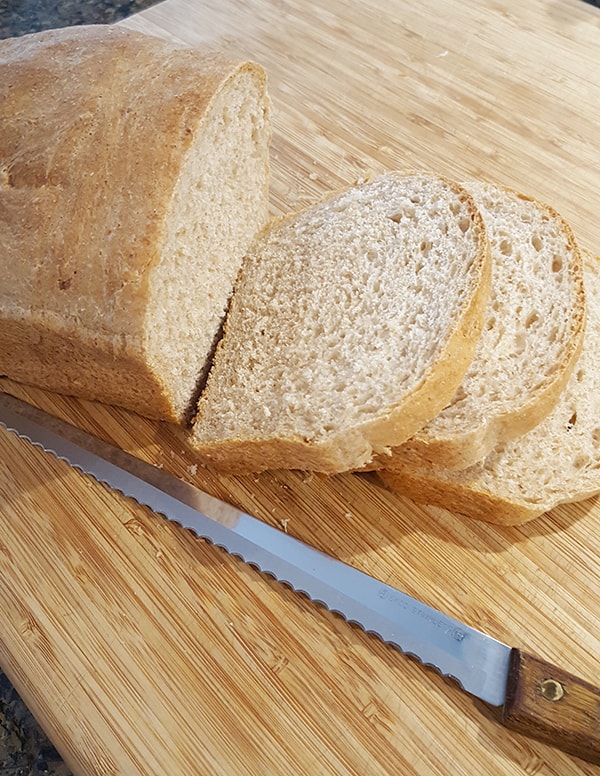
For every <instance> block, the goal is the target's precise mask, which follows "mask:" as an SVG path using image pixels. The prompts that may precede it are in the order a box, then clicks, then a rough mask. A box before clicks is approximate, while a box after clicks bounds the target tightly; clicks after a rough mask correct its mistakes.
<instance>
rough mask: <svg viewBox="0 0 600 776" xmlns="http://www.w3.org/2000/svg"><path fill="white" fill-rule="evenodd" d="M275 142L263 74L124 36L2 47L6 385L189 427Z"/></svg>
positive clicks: (94, 31)
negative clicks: (113, 406)
mask: <svg viewBox="0 0 600 776" xmlns="http://www.w3.org/2000/svg"><path fill="white" fill-rule="evenodd" d="M269 140H270V114H269V102H268V97H267V93H266V79H265V74H264V71H263V70H262V69H261V68H260V67H258V66H257V65H254V64H252V63H244V62H231V61H228V60H225V59H222V58H220V57H219V56H217V55H215V54H202V53H200V52H198V51H195V50H192V49H188V48H184V47H181V46H177V45H175V44H172V43H167V42H165V41H162V40H160V39H158V38H154V37H151V36H147V35H143V34H141V33H136V32H132V31H129V30H126V29H124V28H119V27H109V26H88V27H72V28H67V29H64V30H53V31H50V32H44V33H39V34H35V35H29V36H25V37H23V38H18V39H10V40H5V41H2V42H0V239H1V241H2V251H1V253H0V274H1V276H2V284H1V285H0V373H1V374H5V375H8V376H9V377H11V378H12V379H15V380H19V381H22V382H27V383H31V384H34V385H37V386H40V387H43V388H47V389H49V390H53V391H58V392H63V393H68V394H75V395H79V396H84V397H87V398H91V399H96V400H99V401H102V402H106V403H109V404H118V405H121V406H124V407H127V408H129V409H131V410H134V411H135V412H138V413H141V414H143V415H147V416H149V417H154V418H161V419H166V420H172V421H176V422H183V421H184V419H185V417H186V414H187V413H188V412H189V410H190V406H191V405H193V404H195V400H196V393H197V387H198V384H199V381H200V380H201V378H202V375H203V371H204V370H205V366H206V363H207V359H209V356H210V355H211V352H212V349H213V347H214V343H215V338H216V337H217V336H218V334H219V332H220V327H221V324H222V320H223V317H224V315H225V311H226V308H227V305H228V302H229V297H230V295H231V291H232V287H233V283H234V280H235V277H236V274H237V272H238V270H239V266H240V264H241V261H242V258H243V255H244V253H245V252H246V250H247V248H248V245H249V243H250V242H251V240H252V239H253V238H254V236H255V235H256V233H257V232H258V231H260V229H261V228H262V227H263V226H264V224H265V222H266V220H267V208H268V171H269V167H268V146H269Z"/></svg>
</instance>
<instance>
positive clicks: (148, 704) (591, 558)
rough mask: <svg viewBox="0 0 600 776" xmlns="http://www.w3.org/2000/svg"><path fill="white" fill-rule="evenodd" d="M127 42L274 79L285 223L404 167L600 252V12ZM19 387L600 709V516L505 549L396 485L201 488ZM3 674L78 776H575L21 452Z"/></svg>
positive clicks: (410, 18)
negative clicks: (528, 201) (223, 61)
mask: <svg viewBox="0 0 600 776" xmlns="http://www.w3.org/2000/svg"><path fill="white" fill-rule="evenodd" d="M127 24H128V25H129V26H131V27H135V28H137V29H140V30H144V31H147V32H150V33H153V34H158V35H165V36H173V37H176V38H178V39H180V40H183V41H186V42H187V43H190V44H192V45H196V44H202V45H204V44H208V45H210V46H215V47H219V48H221V49H225V50H226V51H229V52H231V53H235V54H243V55H245V56H247V57H251V58H252V59H255V60H257V61H258V62H260V63H262V64H263V65H264V66H265V67H266V69H267V71H268V73H269V78H270V91H271V97H272V100H273V107H274V136H273V147H272V212H273V214H277V213H282V212H285V211H288V210H290V209H292V208H295V207H297V206H299V205H302V204H306V203H308V202H310V201H312V200H314V199H315V198H317V197H318V196H320V195H321V194H322V193H324V192H326V191H329V190H331V189H335V188H338V187H340V186H343V185H345V184H348V183H350V182H351V181H353V180H355V179H357V178H362V177H365V176H367V175H370V174H377V173H379V172H382V171H384V170H389V169H394V168H407V167H409V168H414V167H416V168H429V169H433V170H436V171H439V172H441V173H443V174H446V175H448V176H451V177H454V178H458V179H459V180H460V179H461V178H462V177H463V176H473V175H475V176H479V177H481V178H484V179H486V180H490V181H494V182H497V183H501V184H507V185H510V186H513V187H515V188H518V189H519V190H521V191H523V192H525V193H528V194H531V195H533V196H535V197H537V198H539V199H542V200H546V201H548V202H549V203H550V204H552V205H553V206H554V207H555V208H556V209H557V210H559V212H561V213H562V215H564V216H565V217H566V218H567V219H569V220H570V222H571V224H572V226H573V228H574V230H575V232H576V234H577V236H578V238H579V240H580V242H581V244H582V245H583V246H584V247H586V248H589V249H591V250H592V251H595V252H596V253H598V252H600V221H599V219H598V218H597V208H598V200H599V192H600V154H599V151H598V128H599V127H600V77H599V75H598V74H599V73H600V11H599V10H598V9H596V8H593V7H592V6H589V5H586V4H584V3H581V2H580V1H579V0H560V2H558V0H556V1H555V0H531V1H530V2H528V3H522V2H516V0H494V2H490V3H479V2H476V1H475V0H422V2H420V3H419V4H416V3H411V2H408V0H370V2H369V3H363V2H360V0H327V2H320V1H319V2H316V3H312V2H307V1H306V0H166V2H164V3H163V4H161V5H158V6H156V7H154V8H152V9H150V10H148V11H145V12H144V13H143V14H141V15H139V16H137V17H134V18H133V19H130V20H129V21H128V22H127ZM0 388H2V389H3V390H5V391H9V392H11V393H14V394H15V395H18V396H20V397H22V398H26V399H27V400H29V401H31V402H32V403H34V404H37V405H38V406H41V407H43V408H44V409H47V410H49V411H51V412H53V413H54V414H56V415H59V416H61V417H64V418H66V419H67V420H70V421H71V422H74V423H76V424H77V425H79V426H81V427H82V428H85V429H87V430H90V431H92V432H94V433H96V434H98V435H99V436H101V437H102V438H104V439H106V440H108V441H110V442H112V443H115V444H117V445H119V446H121V447H122V448H124V449H125V450H127V451H129V452H132V453H134V454H135V455H138V456H140V457H141V458H144V459H145V460H148V461H151V462H153V463H155V464H157V465H159V466H162V467H164V468H165V469H167V470H169V471H172V472H174V473H175V474H177V475H179V476H181V477H183V478H184V479H186V480H188V481H190V482H194V483H195V484H197V485H199V486H200V487H202V488H204V489H206V490H207V491H208V492H210V493H212V494H213V495H217V496H220V497H221V498H225V499H226V500H229V501H231V502H233V503H234V504H236V505H239V506H241V507H243V508H244V509H245V510H247V511H249V512H251V513H253V514H255V515H256V516H257V517H259V518H261V519H263V520H265V521H267V522H269V523H271V524H273V525H279V526H280V527H281V528H282V530H284V529H285V530H287V531H289V532H290V533H292V534H293V535H295V536H298V537H299V538H301V539H302V540H304V541H306V542H309V543H311V544H313V545H314V546H316V547H318V548H320V549H322V550H324V551H326V552H327V553H329V554H331V555H334V556H336V557H339V558H341V559H342V560H344V561H346V562H348V563H351V564H353V565H354V566H356V567H358V568H360V569H362V570H364V571H366V572H367V573H369V574H371V575H373V576H376V577H378V578H380V579H381V580H383V581H385V582H387V583H390V584H392V585H395V586H397V587H399V588H400V589H402V590H405V591H406V592H408V593H410V594H411V595H414V596H416V597H418V598H420V599H421V600H423V601H425V602H426V603H428V604H431V605H433V606H435V607H437V608H439V609H441V610H443V611H445V612H446V613H448V614H450V615H452V616H454V617H457V618H459V619H461V620H462V621H464V622H466V623H468V624H470V625H473V626H475V627H477V628H479V629H481V630H484V631H486V632H488V633H490V634H491V635H493V636H495V637H496V638H499V639H501V640H503V641H505V642H506V643H509V644H511V645H514V646H517V647H519V648H521V649H524V650H526V651H528V652H530V653H533V654H536V655H538V656H539V657H540V658H541V659H543V660H547V661H550V662H552V663H554V664H558V665H560V666H562V667H563V668H564V669H565V670H567V671H571V672H573V673H576V674H577V675H579V676H581V677H582V678H584V679H587V680H588V681H590V682H592V683H594V684H599V683H600V663H599V659H598V658H599V655H600V627H599V622H598V613H599V612H600V582H599V577H600V530H599V529H600V504H599V503H598V501H597V500H595V499H594V500H590V501H587V502H584V503H581V504H579V505H571V506H567V507H562V508H559V509H556V510H554V511H553V512H552V513H550V514H548V515H546V516H544V517H542V518H540V519H538V520H536V521H534V522H532V523H530V524H528V525H525V526H522V527H519V528H502V527H498V526H492V525H487V524H481V523H477V522H474V521H468V520H466V519H464V518H460V517H458V516H455V515H453V514H451V513H449V512H447V511H444V510H441V509H433V508H423V507H419V506H416V505H415V504H413V503H412V502H410V501H408V500H406V499H403V498H402V497H400V496H395V495H392V494H391V493H388V492H387V491H386V490H385V489H384V488H383V487H381V486H380V485H378V484H377V481H376V479H375V477H374V476H373V475H343V476H338V477H333V478H329V479H328V478H325V477H322V476H318V475H313V476H309V475H307V474H303V473H296V472H293V473H265V474H263V475H260V476H254V477H252V476H250V477H243V478H226V477H221V476H217V475H216V474H214V473H212V472H210V471H208V470H206V469H203V468H202V467H199V466H197V462H196V461H195V460H194V456H193V453H192V452H191V451H190V450H189V449H188V448H187V446H186V444H185V440H184V439H183V438H182V435H181V434H180V433H179V432H177V431H176V430H174V429H173V428H171V427H169V426H166V425H161V424H157V423H152V422H150V421H147V420H144V419H142V418H139V417H136V416H134V415H130V414H128V413H126V412H124V411H121V410H118V409H114V408H109V407H102V406H100V405H94V404H91V403H88V402H84V401H77V400H74V399H69V398H66V397H59V396H51V395H49V394H46V393H44V392H42V391H39V390H36V389H32V388H25V387H22V386H18V385H16V384H14V383H11V382H9V381H8V380H6V379H4V380H2V381H0ZM0 622H1V623H2V624H1V626H0V665H1V666H2V668H3V669H4V670H5V671H6V673H7V674H8V675H9V677H10V678H11V680H12V681H13V682H14V684H15V685H16V687H17V689H18V690H19V692H20V693H21V694H22V696H23V698H24V699H25V701H26V702H27V703H28V705H29V706H30V707H31V708H32V710H33V711H34V713H35V714H36V716H37V717H38V719H39V720H40V722H41V723H42V724H43V726H44V728H45V729H46V731H47V732H48V734H49V735H50V737H51V738H52V740H53V742H54V743H55V745H56V746H57V748H58V749H59V751H60V752H61V754H62V755H63V756H64V757H65V759H66V760H67V762H68V764H69V765H70V767H71V768H72V770H73V771H74V773H75V774H78V775H80V776H91V775H94V776H96V775H98V776H112V775H113V774H124V775H127V776H129V775H132V776H134V775H135V774H144V776H153V775H154V774H156V776H158V775H160V776H164V775H165V774H169V776H180V775H182V776H192V774H219V776H221V775H222V776H230V775H231V776H233V775H234V774H235V775H237V774H249V775H252V776H254V775H256V776H258V774H260V775H261V776H264V775H265V774H268V775H271V774H273V775H277V774H289V775H290V776H291V775H292V774H298V775H300V774H302V775H304V774H336V776H340V775H341V774H357V776H369V775H373V776H375V775H376V774H377V775H378V774H422V775H423V776H424V775H426V774H437V773H440V774H447V773H452V774H511V775H513V774H514V775H517V774H519V775H522V774H529V775H533V774H544V775H546V774H548V775H550V774H556V776H575V774H578V775H580V774H593V773H600V769H599V768H598V767H596V766H592V765H589V764H586V763H584V762H583V761H581V760H577V759H576V758H574V757H571V756H569V755H566V754H563V753H561V752H558V751H557V750H555V749H553V748H552V747H550V746H548V745H546V744H542V743H537V742H534V741H532V740H529V739H527V738H525V737H524V736H521V735H519V734H518V733H514V732H511V731H510V730H507V729H505V728H503V727H502V726H501V725H499V724H498V723H497V721H496V719H495V718H494V715H493V714H492V713H491V712H490V710H489V709H486V708H485V706H484V705H483V704H481V703H479V702H477V701H476V700H474V699H472V698H470V697H468V696H467V695H465V694H463V693H462V692H461V691H460V690H459V689H458V688H457V687H456V685H455V684H454V683H453V682H451V681H448V680H444V679H442V678H441V677H440V676H439V675H438V674H437V673H435V672H434V671H433V670H431V669H425V668H423V667H422V666H421V665H420V664H418V663H417V662H416V661H414V660H413V659H410V658H407V657H405V656H403V655H402V654H400V653H399V652H397V651H395V650H394V649H392V648H390V647H386V646H384V645H383V644H381V643H380V642H379V641H378V640H377V639H376V638H375V637H373V636H369V635H366V634H364V633H363V632H362V631H361V630H360V629H359V628H357V627H354V626H350V625H348V624H347V623H346V622H345V621H344V620H343V619H341V618H340V617H338V616H335V615H332V614H330V613H329V612H327V611H326V610H323V609H322V608H319V607H316V606H314V605H313V604H311V603H310V602H309V601H307V600H306V599H304V598H303V597H301V596H298V595H295V594H294V593H292V592H291V591H290V590H289V589H288V588H286V587H283V586H281V585H278V584H277V583H276V582H274V581H273V580H271V579H269V578H266V577H263V576H262V575H261V574H260V573H259V572H257V571H256V570H254V569H252V568H250V567H247V566H245V565H244V564H243V563H242V562H241V561H239V560H238V559H235V558H231V557H229V556H227V555H226V554H225V553H224V552H222V551H220V550H217V549H215V548H213V547H211V546H209V545H207V544H205V543H204V542H202V541H200V540H197V539H195V538H194V537H193V536H191V535H190V534H189V533H187V532H184V531H182V530H181V529H179V528H178V527H177V526H176V525H173V524H170V523H167V522H166V521H164V520H163V519H161V518H158V517H156V516H154V515H153V514H151V513H150V512H149V511H148V510H146V509H144V508H142V507H140V506H138V505H136V504H135V503H133V502H131V501H128V500H126V499H125V498H123V497H121V496H119V495H118V494H115V493H112V492H110V491H108V490H106V489H105V488H104V487H103V486H101V485H99V484H97V483H96V482H94V481H93V480H90V479H88V478H86V477H84V476H82V475H81V474H79V473H78V472H77V471H75V470H73V469H71V468H70V467H69V466H68V465H67V464H66V463H64V462H60V461H56V460H54V459H53V458H52V457H50V456H49V455H47V454H45V453H43V452H42V451H40V450H39V449H37V448H33V447H31V446H30V445H28V444H27V443H26V442H23V441H21V440H18V439H17V438H16V437H14V436H13V435H11V434H8V433H6V432H4V431H2V432H0Z"/></svg>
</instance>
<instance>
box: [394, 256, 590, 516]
mask: <svg viewBox="0 0 600 776" xmlns="http://www.w3.org/2000/svg"><path fill="white" fill-rule="evenodd" d="M584 279H585V289H586V296H587V307H588V315H587V325H586V332H585V338H584V344H583V349H582V352H581V355H580V356H579V359H578V361H577V364H576V365H575V368H574V370H573V372H572V374H571V377H570V379H569V382H568V383H567V386H566V388H565V390H564V391H563V393H562V395H561V397H560V400H559V402H558V404H557V405H556V407H555V408H554V410H553V411H552V412H551V413H550V415H548V417H547V418H546V419H545V420H543V421H542V422H541V423H540V424H539V425H537V426H536V427H535V428H533V429H532V430H531V431H529V432H528V433H527V434H524V435H523V436H521V437H519V438H518V439H514V440H512V441H511V442H507V443H505V444H502V445H500V446H499V447H497V448H496V449H495V450H493V451H492V452H491V453H490V454H489V455H488V456H487V457H486V458H485V460H484V461H481V462H479V463H477V464H475V465H474V466H470V467H469V468H468V469H465V470H464V471H449V470H448V469H444V468H442V467H441V466H418V465H414V466H406V467H404V468H403V469H402V470H399V471H393V472H392V471H381V472H379V476H380V477H381V478H382V480H383V481H384V483H385V484H386V485H387V486H388V487H389V488H391V489H392V490H394V491H396V492H398V493H400V494H402V495H405V496H408V497H409V498H412V499H414V500H415V501H419V502H421V503H428V504H432V505H435V506H439V507H444V508H446V509H449V510H452V511H455V512H460V513H463V514H465V515H468V516H470V517H474V518H476V519H478V520H485V521H487V522H491V523H501V524H505V525H510V524H518V523H525V522H527V521H528V520H532V519H533V518H534V517H537V516H538V515H540V514H542V513H544V512H548V511H549V510H550V509H553V508H554V507H556V506H557V505H559V504H565V503H569V502H574V501H582V500H583V499H586V498H588V497H590V496H593V495H595V494H597V493H599V492H600V259H598V258H596V257H593V256H591V255H589V254H586V255H585V275H584Z"/></svg>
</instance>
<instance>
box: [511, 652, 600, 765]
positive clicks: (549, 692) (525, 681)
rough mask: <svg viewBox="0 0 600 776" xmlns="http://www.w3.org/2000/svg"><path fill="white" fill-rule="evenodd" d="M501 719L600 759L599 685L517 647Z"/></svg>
mask: <svg viewBox="0 0 600 776" xmlns="http://www.w3.org/2000/svg"><path fill="white" fill-rule="evenodd" d="M503 722H504V724H505V725H506V726H507V727H509V728H511V729H512V730H516V731H518V732H520V733H524V734H525V735H527V736H531V737H532V738H537V739H540V740H541V741H545V742H546V743H549V744H551V745H552V746H555V747H557V748H558V749H562V750H563V751H564V752H568V753H569V754H574V755H575V756H577V757H581V758H582V759H584V760H588V761H589V762H593V763H600V688H598V687H594V686H593V685H592V684H588V683H587V682H584V681H583V680H582V679H579V678H578V677H576V676H573V675H572V674H569V673H567V671H563V670H562V669H561V668H557V667H556V666H553V665H552V664H551V663H546V662H545V661H543V660H540V659H539V658H537V657H534V656H533V655H529V654H527V653H526V652H521V650H519V649H513V650H512V652H511V656H510V668H509V673H508V683H507V687H506V701H505V703H504V708H503Z"/></svg>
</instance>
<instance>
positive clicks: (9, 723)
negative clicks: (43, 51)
mask: <svg viewBox="0 0 600 776" xmlns="http://www.w3.org/2000/svg"><path fill="white" fill-rule="evenodd" d="M585 1H586V2H588V3H590V4H591V5H595V6H597V7H600V0H585ZM156 2H157V0H59V2H54V3H51V2H49V0H0V38H9V37H15V36H19V35H24V34H26V33H29V32H38V31H40V30H45V29H51V28H55V27H66V26H70V25H73V24H110V23H112V22H116V21H119V20H121V19H124V18H126V17H127V16H130V15H131V14H134V13H137V12H138V11H142V10H143V9H144V8H148V7H149V6H151V5H154V4H155V3H156ZM0 776H70V771H69V770H68V768H67V767H66V766H65V764H64V763H63V762H62V760H61V758H60V756H59V754H58V752H57V751H56V750H55V749H54V747H53V746H52V744H51V743H50V742H49V740H48V739H47V737H46V736H45V735H44V733H43V731H42V730H41V728H40V727H39V725H38V724H37V722H36V721H35V719H34V717H33V716H32V714H31V712H30V711H29V710H28V709H27V707H26V706H25V704H24V703H23V701H22V700H21V698H20V697H19V695H18V694H17V692H16V690H15V689H14V687H13V686H12V685H11V683H10V682H9V680H8V678H7V677H6V675H5V674H4V673H3V672H2V671H1V670H0Z"/></svg>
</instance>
